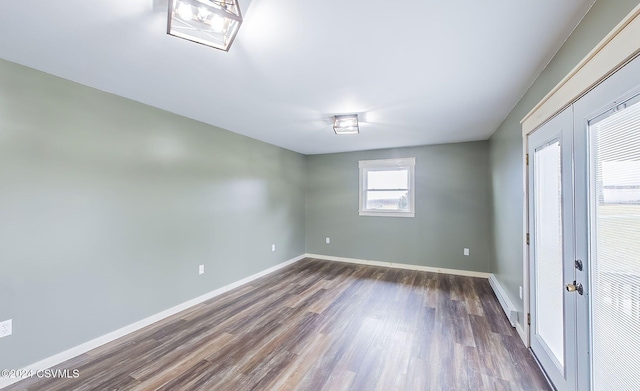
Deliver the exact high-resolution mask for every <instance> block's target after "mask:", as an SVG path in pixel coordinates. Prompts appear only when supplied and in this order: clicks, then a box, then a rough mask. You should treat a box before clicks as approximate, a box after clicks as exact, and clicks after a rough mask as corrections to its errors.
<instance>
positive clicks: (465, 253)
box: [464, 248, 469, 256]
mask: <svg viewBox="0 0 640 391" xmlns="http://www.w3.org/2000/svg"><path fill="white" fill-rule="evenodd" d="M464 255H466V256H469V249H468V248H465V249H464Z"/></svg>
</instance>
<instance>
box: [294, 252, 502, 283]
mask: <svg viewBox="0 0 640 391" xmlns="http://www.w3.org/2000/svg"><path fill="white" fill-rule="evenodd" d="M305 257H307V258H316V259H323V260H325V261H335V262H347V263H357V264H359V265H369V266H382V267H391V268H396V269H407V270H419V271H423V272H432V273H443V274H454V275H457V276H467V277H480V278H489V275H490V273H485V272H476V271H470V270H458V269H446V268H442V267H433V266H421V265H409V264H406V263H395V262H381V261H371V260H367V259H358V258H344V257H334V256H332V255H320V254H305Z"/></svg>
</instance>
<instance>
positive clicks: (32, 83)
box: [0, 60, 306, 369]
mask: <svg viewBox="0 0 640 391" xmlns="http://www.w3.org/2000/svg"><path fill="white" fill-rule="evenodd" d="M305 164H306V157H305V156H303V155H300V154H297V153H293V152H291V151H287V150H284V149H281V148H277V147H274V146H271V145H268V144H265V143H262V142H259V141H255V140H252V139H249V138H246V137H243V136H240V135H237V134H234V133H230V132H227V131H224V130H221V129H218V128H215V127H212V126H209V125H206V124H203V123H200V122H196V121H192V120H189V119H186V118H184V117H180V116H178V115H174V114H171V113H168V112H165V111H162V110H158V109H155V108H152V107H149V106H145V105H143V104H140V103H137V102H134V101H130V100H127V99H124V98H121V97H117V96H114V95H110V94H107V93H104V92H101V91H98V90H95V89H92V88H88V87H85V86H82V85H79V84H75V83H72V82H69V81H66V80H63V79H60V78H56V77H53V76H51V75H48V74H45V73H42V72H38V71H35V70H32V69H29V68H26V67H23V66H20V65H16V64H13V63H10V62H7V61H4V60H0V321H2V320H6V319H9V318H12V319H13V329H14V333H13V335H12V336H9V337H6V338H2V339H0V368H3V369H4V368H14V369H17V368H21V367H23V366H25V365H28V364H32V363H34V362H37V361H39V360H41V359H44V358H46V357H49V356H51V355H53V354H56V353H59V352H62V351H64V350H66V349H68V348H71V347H73V346H76V345H79V344H81V343H83V342H86V341H88V340H91V339H93V338H96V337H99V336H101V335H103V334H105V333H108V332H111V331H114V330H116V329H118V328H120V327H123V326H125V325H128V324H130V323H133V322H135V321H138V320H140V319H143V318H145V317H147V316H150V315H152V314H156V313H158V312H160V311H163V310H165V309H167V308H170V307H172V306H174V305H177V304H179V303H182V302H185V301H187V300H189V299H193V298H195V297H197V296H199V295H202V294H205V293H207V292H210V291H212V290H214V289H216V288H218V287H221V286H223V285H226V284H228V283H231V282H235V281H237V280H240V279H242V278H244V277H247V276H249V275H251V274H253V273H257V272H259V271H262V270H264V269H267V268H269V267H271V266H273V265H276V264H278V263H280V262H283V261H285V260H287V259H291V258H293V257H296V256H298V255H301V254H303V253H304V230H305V226H304V198H305V175H306V168H305ZM272 243H275V244H276V245H277V251H276V252H271V244H272ZM199 264H204V265H205V271H206V272H205V274H204V275H202V276H199V275H198V273H197V270H198V265H199Z"/></svg>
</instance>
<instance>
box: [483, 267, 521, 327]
mask: <svg viewBox="0 0 640 391" xmlns="http://www.w3.org/2000/svg"><path fill="white" fill-rule="evenodd" d="M489 285H491V288H492V289H493V293H495V294H496V297H497V298H498V302H499V303H500V306H502V310H503V311H504V314H505V315H507V319H509V323H511V326H513V327H516V324H517V323H518V310H517V309H516V306H515V305H513V302H512V301H511V299H510V298H509V296H508V295H507V293H506V292H505V290H504V288H503V287H502V285H501V284H500V281H498V279H497V278H496V276H495V274H493V273H491V275H490V276H489Z"/></svg>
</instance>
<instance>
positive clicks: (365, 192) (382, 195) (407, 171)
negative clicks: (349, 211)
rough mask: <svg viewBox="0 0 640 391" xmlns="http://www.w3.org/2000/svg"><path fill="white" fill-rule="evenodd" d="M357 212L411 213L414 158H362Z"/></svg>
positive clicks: (382, 214) (403, 214)
mask: <svg viewBox="0 0 640 391" xmlns="http://www.w3.org/2000/svg"><path fill="white" fill-rule="evenodd" d="M359 166H360V207H359V212H360V216H392V217H414V216H415V200H414V182H415V181H414V172H415V166H416V158H414V157H410V158H404V159H383V160H361V161H360V162H359Z"/></svg>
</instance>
